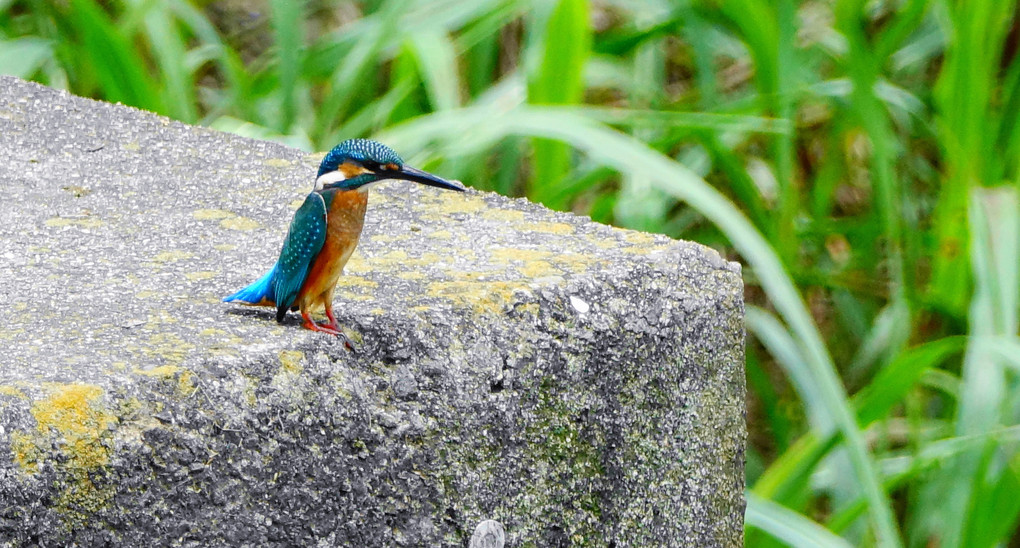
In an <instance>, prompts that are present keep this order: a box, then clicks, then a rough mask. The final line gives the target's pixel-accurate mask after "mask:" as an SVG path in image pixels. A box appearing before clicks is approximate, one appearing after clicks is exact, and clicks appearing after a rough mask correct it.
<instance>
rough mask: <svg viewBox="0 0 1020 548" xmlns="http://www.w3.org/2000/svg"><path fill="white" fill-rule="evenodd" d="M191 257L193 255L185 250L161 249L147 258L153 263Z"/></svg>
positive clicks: (170, 261)
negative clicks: (150, 257)
mask: <svg viewBox="0 0 1020 548" xmlns="http://www.w3.org/2000/svg"><path fill="white" fill-rule="evenodd" d="M191 257H193V255H192V254H191V253H188V252H187V251H179V250H174V251H162V252H160V253H157V254H156V255H155V256H154V257H153V258H152V259H149V260H150V261H152V262H154V263H173V262H177V261H181V260H184V259H190V258H191Z"/></svg>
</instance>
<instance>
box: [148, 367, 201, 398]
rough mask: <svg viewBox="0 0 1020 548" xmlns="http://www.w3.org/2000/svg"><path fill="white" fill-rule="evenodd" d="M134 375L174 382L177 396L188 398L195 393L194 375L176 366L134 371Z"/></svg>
mask: <svg viewBox="0 0 1020 548" xmlns="http://www.w3.org/2000/svg"><path fill="white" fill-rule="evenodd" d="M134 373H135V374H136V375H142V376H145V377H151V378H155V379H162V380H166V381H173V380H176V382H177V387H176V388H177V394H178V395H179V396H181V397H187V396H190V395H191V394H192V393H193V392H194V391H195V381H194V378H193V377H194V374H193V373H192V372H191V371H190V370H188V369H184V368H182V367H177V366H176V365H161V366H159V367H153V368H151V369H137V368H136V369H134Z"/></svg>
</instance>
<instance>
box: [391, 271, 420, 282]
mask: <svg viewBox="0 0 1020 548" xmlns="http://www.w3.org/2000/svg"><path fill="white" fill-rule="evenodd" d="M397 277H398V278H402V279H404V280H420V279H422V278H424V277H425V273H424V272H419V271H417V270H408V271H407V272H401V273H400V274H397Z"/></svg>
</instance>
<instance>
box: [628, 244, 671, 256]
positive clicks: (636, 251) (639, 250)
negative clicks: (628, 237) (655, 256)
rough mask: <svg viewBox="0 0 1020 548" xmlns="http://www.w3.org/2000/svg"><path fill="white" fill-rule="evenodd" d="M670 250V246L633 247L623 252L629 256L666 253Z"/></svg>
mask: <svg viewBox="0 0 1020 548" xmlns="http://www.w3.org/2000/svg"><path fill="white" fill-rule="evenodd" d="M669 248H670V246H669V245H653V246H650V247H644V246H633V247H625V248H623V249H622V250H621V251H623V252H624V253H627V254H629V255H649V254H651V253H658V252H662V251H666V250H667V249H669Z"/></svg>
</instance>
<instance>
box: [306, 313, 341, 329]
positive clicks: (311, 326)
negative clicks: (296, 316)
mask: <svg viewBox="0 0 1020 548" xmlns="http://www.w3.org/2000/svg"><path fill="white" fill-rule="evenodd" d="M301 317H302V318H304V320H305V322H304V323H302V324H301V327H303V328H305V329H310V330H312V331H321V332H323V333H329V334H330V335H343V333H341V332H340V331H339V330H337V329H333V327H332V326H330V325H319V324H317V323H315V322H314V321H312V317H311V315H309V314H308V312H306V311H304V310H302V311H301ZM334 323H335V321H334Z"/></svg>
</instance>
